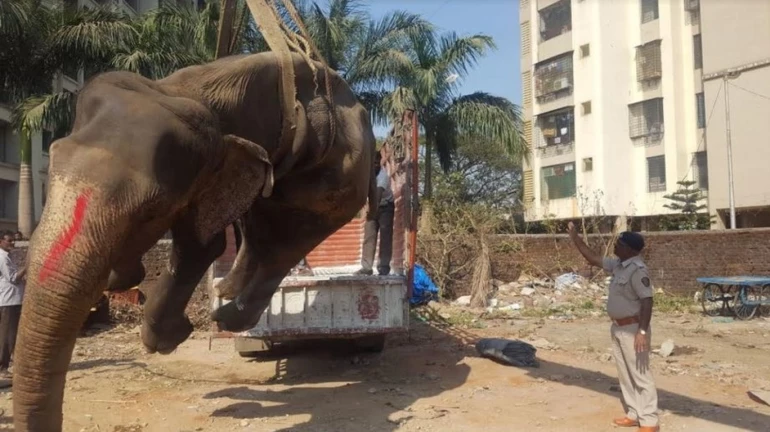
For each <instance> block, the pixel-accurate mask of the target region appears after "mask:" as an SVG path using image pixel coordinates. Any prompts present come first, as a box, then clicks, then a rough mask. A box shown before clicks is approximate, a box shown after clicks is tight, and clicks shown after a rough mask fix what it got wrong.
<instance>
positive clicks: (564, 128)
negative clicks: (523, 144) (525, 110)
mask: <svg viewBox="0 0 770 432" xmlns="http://www.w3.org/2000/svg"><path fill="white" fill-rule="evenodd" d="M537 125H538V129H539V133H538V134H537V137H538V143H537V147H538V148H542V147H549V146H557V145H567V144H572V143H574V142H575V110H574V108H573V107H569V108H567V109H562V110H558V111H552V112H550V113H546V114H541V115H539V116H537Z"/></svg>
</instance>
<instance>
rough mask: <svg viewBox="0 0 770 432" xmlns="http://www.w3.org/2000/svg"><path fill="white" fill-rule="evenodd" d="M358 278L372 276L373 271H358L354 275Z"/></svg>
mask: <svg viewBox="0 0 770 432" xmlns="http://www.w3.org/2000/svg"><path fill="white" fill-rule="evenodd" d="M353 274H354V275H356V276H371V275H372V270H371V269H364V268H362V269H361V270H358V271H357V272H355V273H353Z"/></svg>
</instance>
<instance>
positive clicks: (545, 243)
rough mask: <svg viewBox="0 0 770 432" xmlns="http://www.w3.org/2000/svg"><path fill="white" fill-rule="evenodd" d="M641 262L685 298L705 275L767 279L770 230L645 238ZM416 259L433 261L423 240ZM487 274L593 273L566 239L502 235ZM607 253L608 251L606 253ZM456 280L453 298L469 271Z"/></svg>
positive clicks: (464, 251) (506, 277)
mask: <svg viewBox="0 0 770 432" xmlns="http://www.w3.org/2000/svg"><path fill="white" fill-rule="evenodd" d="M644 236H645V240H646V247H645V251H644V254H643V256H644V258H645V261H646V263H647V265H648V266H649V268H650V270H651V273H650V274H651V276H652V278H653V283H654V284H655V285H656V286H657V287H660V288H663V289H665V290H667V291H670V292H673V293H679V294H689V293H692V292H694V291H695V290H697V289H698V288H699V286H698V284H697V282H696V280H695V279H696V278H698V277H707V276H736V275H768V276H770V229H747V230H734V231H697V232H649V233H644ZM607 242H609V237H607V236H603V237H602V236H600V235H591V236H589V244H590V245H591V247H592V248H594V249H595V250H600V249H602V248H603V245H604V244H606V243H607ZM421 243H422V244H423V245H427V246H423V247H421V249H420V251H419V254H420V255H421V257H422V258H430V259H431V260H432V261H435V260H436V257H435V256H433V255H435V250H431V248H430V244H431V241H430V240H429V239H425V238H423V239H422V242H421ZM490 246H491V248H490V250H491V255H492V258H491V259H492V271H493V275H494V277H495V278H496V279H500V280H503V281H511V280H515V279H517V278H518V277H519V275H520V274H521V273H522V272H526V273H529V274H533V275H552V276H553V275H558V274H561V273H565V272H569V271H578V272H580V273H581V274H584V275H586V276H588V275H592V274H596V272H597V270H596V269H591V268H590V266H588V265H586V264H585V261H584V260H583V258H582V257H581V256H580V254H579V252H578V251H577V250H576V249H575V248H574V246H573V245H572V243H571V241H570V239H569V237H568V236H567V235H547V234H543V235H507V236H495V237H493V238H492V241H491V245H490ZM611 253H612V248H611V247H610V254H611ZM453 255H454V256H452V257H451V259H450V261H451V263H452V265H460V264H462V263H465V262H468V261H469V260H472V259H473V258H475V257H476V252H475V250H474V249H472V248H459V249H458V250H456V251H455V252H454V253H453ZM468 270H469V271H468V272H464V273H463V274H460V275H458V277H457V278H456V280H455V281H454V282H453V283H452V285H453V286H451V287H448V288H449V290H450V291H451V292H453V293H454V294H461V293H465V291H467V287H468V286H469V285H470V283H469V282H470V279H471V277H470V272H472V268H469V269H468Z"/></svg>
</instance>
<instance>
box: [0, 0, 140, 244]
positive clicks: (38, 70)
mask: <svg viewBox="0 0 770 432" xmlns="http://www.w3.org/2000/svg"><path fill="white" fill-rule="evenodd" d="M133 37H134V31H133V28H132V27H131V26H130V25H129V24H128V23H127V22H126V20H125V18H124V17H123V16H122V15H120V14H118V13H116V12H114V11H111V10H109V9H106V8H96V9H92V10H77V9H76V8H73V7H70V6H69V5H66V4H54V5H48V4H43V2H41V1H39V0H16V1H11V2H7V1H4V2H2V6H1V7H0V46H2V47H3V49H2V50H0V92H2V93H3V99H4V100H5V101H6V102H8V103H10V104H12V105H18V107H17V109H16V110H15V115H14V122H13V124H14V127H15V129H16V130H17V133H18V134H19V137H20V141H21V149H20V153H21V154H20V156H21V161H20V162H21V164H20V176H19V214H18V223H19V230H20V231H21V232H22V234H24V235H25V236H29V235H30V234H31V232H32V229H33V225H34V204H33V202H34V201H33V194H32V170H31V167H30V165H31V157H32V151H31V150H32V149H31V135H32V134H33V133H34V132H35V131H38V130H40V129H42V127H43V125H46V126H49V127H52V128H53V129H54V130H59V129H61V125H64V124H67V123H68V122H70V121H71V118H72V112H73V111H72V108H73V107H74V96H73V95H72V94H70V93H61V94H57V95H51V94H50V93H51V83H52V79H53V77H54V76H55V75H56V74H57V73H60V72H61V71H63V70H71V69H72V67H73V66H80V65H83V64H94V63H98V62H99V61H101V60H102V59H103V58H104V57H105V55H107V52H108V51H109V50H110V49H111V47H113V46H117V45H121V44H126V43H130V42H131V40H132V39H133Z"/></svg>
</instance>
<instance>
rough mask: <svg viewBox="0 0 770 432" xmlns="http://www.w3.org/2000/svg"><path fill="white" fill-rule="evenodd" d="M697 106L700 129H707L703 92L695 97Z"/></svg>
mask: <svg viewBox="0 0 770 432" xmlns="http://www.w3.org/2000/svg"><path fill="white" fill-rule="evenodd" d="M695 106H696V110H697V111H698V129H703V128H705V127H706V101H705V99H704V98H703V93H702V92H701V93H697V94H696V95H695Z"/></svg>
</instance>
